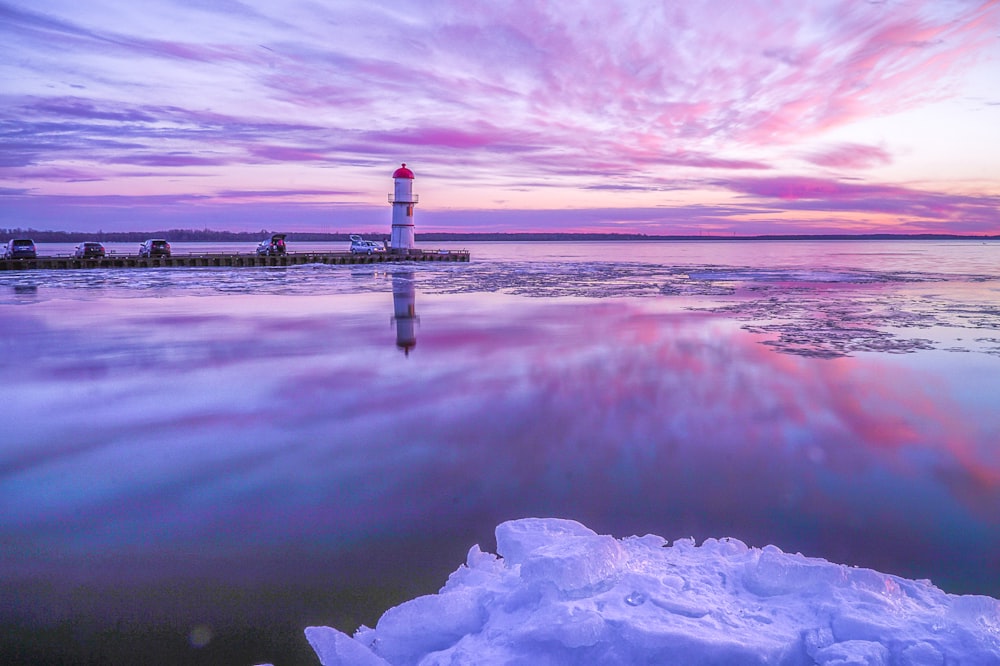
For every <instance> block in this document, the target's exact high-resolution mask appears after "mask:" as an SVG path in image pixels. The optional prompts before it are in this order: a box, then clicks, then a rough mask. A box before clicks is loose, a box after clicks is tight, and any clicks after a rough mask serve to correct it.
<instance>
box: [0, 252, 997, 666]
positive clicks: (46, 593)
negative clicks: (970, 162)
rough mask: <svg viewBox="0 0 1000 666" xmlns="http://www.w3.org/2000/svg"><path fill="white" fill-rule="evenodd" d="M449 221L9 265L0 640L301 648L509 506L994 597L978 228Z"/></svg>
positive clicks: (469, 538)
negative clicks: (431, 260) (767, 549)
mask: <svg viewBox="0 0 1000 666" xmlns="http://www.w3.org/2000/svg"><path fill="white" fill-rule="evenodd" d="M307 245H308V247H309V249H324V248H326V245H324V244H296V245H295V246H291V247H290V250H291V251H295V250H297V249H298V250H302V249H304V248H305V247H306V246H307ZM333 245H336V246H337V247H330V248H329V249H342V248H340V247H339V245H340V244H333ZM440 245H441V247H452V248H454V247H465V248H467V249H470V250H471V251H472V262H470V263H469V264H413V265H398V264H393V265H384V266H379V265H364V266H321V265H316V266H298V267H289V268H259V269H257V268H254V269H250V268H247V269H156V270H118V271H115V270H93V271H55V272H19V273H0V350H2V352H3V353H2V354H0V372H2V375H3V377H4V382H3V384H2V385H0V404H2V405H3V408H2V409H3V414H2V430H0V442H2V443H0V539H2V542H0V589H3V590H4V593H3V597H4V600H5V601H4V603H3V604H2V605H0V625H2V626H0V635H2V636H3V638H0V650H2V653H3V655H4V656H5V657H6V658H5V660H4V661H5V663H8V662H9V663H30V662H32V661H59V660H63V661H72V662H86V661H92V662H95V663H112V662H121V661H126V662H137V661H141V662H142V663H190V664H196V663H206V664H208V663H236V664H238V663H245V664H251V663H260V662H266V661H270V662H272V663H275V664H288V663H315V657H314V656H313V655H312V653H311V650H310V649H309V647H308V645H307V644H306V643H305V640H304V638H303V636H302V629H303V628H304V627H305V626H307V625H311V624H322V625H331V626H336V627H338V628H340V629H343V630H345V631H349V632H350V631H353V630H354V629H355V628H356V627H357V626H358V625H359V624H361V623H362V622H364V623H368V624H372V623H374V622H375V621H376V620H377V618H378V616H379V615H380V614H381V612H383V611H384V610H385V609H386V608H387V607H389V606H391V605H393V604H396V603H399V602H400V601H402V600H405V599H408V598H412V597H414V596H416V595H419V594H424V593H429V592H434V591H436V590H437V589H438V588H440V587H441V585H443V583H444V581H445V579H446V577H447V574H448V573H449V572H450V571H451V570H453V569H454V568H455V567H457V566H458V564H459V563H461V562H463V561H464V559H465V553H466V552H467V551H468V549H469V547H470V546H471V545H472V544H474V543H479V544H480V545H481V546H482V547H483V548H484V549H485V550H491V549H492V548H493V547H494V546H495V544H494V542H493V537H492V530H493V527H494V526H495V525H496V524H497V523H499V522H501V521H503V520H507V519H511V518H518V517H525V516H559V517H567V518H574V519H577V520H581V521H582V522H584V523H585V524H587V525H588V526H590V527H591V528H593V529H595V530H597V531H600V532H604V533H610V534H614V535H616V536H626V535H629V534H639V535H641V534H646V533H655V534H660V535H662V536H664V537H667V538H668V539H675V538H683V537H694V538H695V539H697V540H698V541H701V540H702V539H704V538H707V537H723V536H732V537H736V538H739V539H741V540H742V541H744V542H746V543H747V544H749V545H752V546H763V545H766V544H768V543H774V544H777V545H779V546H780V547H781V548H783V549H784V550H786V551H789V552H796V551H801V552H802V553H804V554H806V555H811V556H819V557H825V558H828V559H831V560H834V561H838V562H843V563H847V564H851V565H858V566H867V567H874V568H877V569H880V570H883V571H887V572H890V573H896V574H899V575H903V576H906V577H910V578H929V579H931V580H932V581H934V582H935V583H936V584H937V585H939V586H941V587H943V588H944V589H945V590H947V591H950V592H955V593H981V594H990V595H992V596H1000V583H998V581H1000V556H998V555H1000V511H998V510H997V507H1000V445H998V442H1000V409H998V406H1000V402H998V399H997V398H996V396H998V395H1000V245H998V244H996V243H987V244H983V243H979V242H973V241H951V242H917V241H906V242H886V241H883V242H861V241H851V242H787V241H783V242H773V243H771V242H767V243H765V242H687V243H610V244H609V243H536V244H513V243H466V244H452V245H446V244H440ZM198 246H200V244H190V246H189V245H188V244H182V243H175V244H173V249H174V252H175V253H177V252H179V253H183V252H189V251H192V252H193V251H199V247H198ZM435 246H437V244H435ZM250 247H252V244H249V245H248V246H247V247H242V246H241V247H238V248H234V249H237V250H242V251H248V249H249V248H250ZM219 249H228V248H219ZM39 250H40V253H42V254H54V253H56V252H55V251H54V250H55V248H54V247H46V246H45V245H44V244H42V245H40V246H39ZM126 251H131V248H130V246H129V249H128V250H126Z"/></svg>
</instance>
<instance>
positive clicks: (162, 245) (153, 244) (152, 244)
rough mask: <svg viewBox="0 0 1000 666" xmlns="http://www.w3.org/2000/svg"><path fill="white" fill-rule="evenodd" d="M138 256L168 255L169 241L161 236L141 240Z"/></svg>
mask: <svg viewBox="0 0 1000 666" xmlns="http://www.w3.org/2000/svg"><path fill="white" fill-rule="evenodd" d="M139 256H140V257H169V256H170V243H168V242H167V241H165V240H163V239H162V238H153V239H150V240H147V241H143V242H142V245H140V246H139Z"/></svg>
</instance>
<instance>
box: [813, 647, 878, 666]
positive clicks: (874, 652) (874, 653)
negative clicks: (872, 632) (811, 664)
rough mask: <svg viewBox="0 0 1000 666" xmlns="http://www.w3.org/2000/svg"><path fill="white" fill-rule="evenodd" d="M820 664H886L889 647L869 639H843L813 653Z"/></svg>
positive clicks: (844, 665)
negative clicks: (841, 641)
mask: <svg viewBox="0 0 1000 666" xmlns="http://www.w3.org/2000/svg"><path fill="white" fill-rule="evenodd" d="M813 658H814V659H815V660H816V663H817V664H819V665H820V666H887V664H888V663H889V649H888V648H886V647H885V646H884V645H880V644H879V643H873V642H871V641H844V642H843V643H834V644H833V645H830V646H828V647H825V648H821V649H819V650H817V651H816V653H815V654H814V655H813Z"/></svg>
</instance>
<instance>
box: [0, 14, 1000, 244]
mask: <svg viewBox="0 0 1000 666" xmlns="http://www.w3.org/2000/svg"><path fill="white" fill-rule="evenodd" d="M202 4H205V5H209V7H201V6H200V5H202ZM0 37H2V40H3V43H4V45H5V53H6V56H5V57H4V58H3V59H2V61H0V80H2V81H3V85H2V87H0V99H2V102H3V103H2V105H0V123H2V129H0V148H2V150H0V227H22V228H26V227H31V228H35V229H64V230H78V231H97V230H100V229H103V230H105V231H110V230H158V229H166V228H205V227H208V228H213V229H233V230H244V231H256V230H259V229H262V228H267V229H272V230H283V231H307V230H317V231H370V230H371V231H388V227H389V222H390V210H389V204H388V202H387V200H386V194H387V193H388V192H389V191H390V190H391V187H392V181H391V178H390V176H391V174H392V171H393V170H394V169H395V168H396V167H397V166H398V164H399V163H400V162H407V164H408V165H409V166H410V167H411V168H412V169H413V170H414V172H415V173H416V181H415V191H416V192H417V193H418V194H419V195H420V204H419V205H418V208H417V213H416V223H417V231H418V233H419V232H420V231H612V232H630V233H631V232H638V233H649V234H700V233H719V234H725V235H731V234H770V233H777V234H781V233H836V232H848V233H870V232H891V233H913V232H937V233H972V234H998V233H1000V2H997V1H995V0H994V1H989V2H984V1H981V0H933V1H926V2H925V1H921V0H906V1H900V2H895V1H893V0H884V1H881V2H878V1H874V0H870V1H858V2H847V1H842V2H798V1H797V2H782V1H775V0H768V1H766V2H763V1H762V2H741V3H729V2H691V3H687V2H685V3H670V2H664V1H662V0H658V1H648V2H645V1H632V2H624V1H621V0H618V1H613V0H612V1H597V0H594V1H589V0H582V1H580V2H576V3H572V4H569V3H555V2H538V1H537V0H535V1H527V0H520V1H519V0H515V1H513V2H504V3H473V4H471V5H470V3H468V2H464V1H461V0H444V1H437V0H433V1H430V2H419V3H418V2H379V3H371V2H355V1H352V0H338V2H326V3H312V2H303V1H299V0H290V1H289V2H282V3H273V2H264V1H263V0H232V1H230V2H216V3H192V2H183V1H182V0H150V1H148V2H143V3H133V2H125V1H124V0H88V2H69V1H68V0H33V1H32V2H30V3H29V2H9V1H5V0H0Z"/></svg>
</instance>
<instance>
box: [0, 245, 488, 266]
mask: <svg viewBox="0 0 1000 666" xmlns="http://www.w3.org/2000/svg"><path fill="white" fill-rule="evenodd" d="M424 261H464V262H467V261H469V251H468V250H418V249H411V250H407V251H406V252H384V253H383V252H376V253H373V254H352V253H350V252H289V253H288V254H280V255H271V256H268V255H258V254H232V253H227V254H183V255H182V254H178V255H174V256H171V257H140V256H138V255H113V254H112V255H108V256H106V257H94V258H88V259H77V258H75V257H37V258H35V259H0V271H17V270H74V269H94V268H246V267H249V268H253V267H262V266H301V265H304V264H334V265H340V264H382V263H398V262H424Z"/></svg>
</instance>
